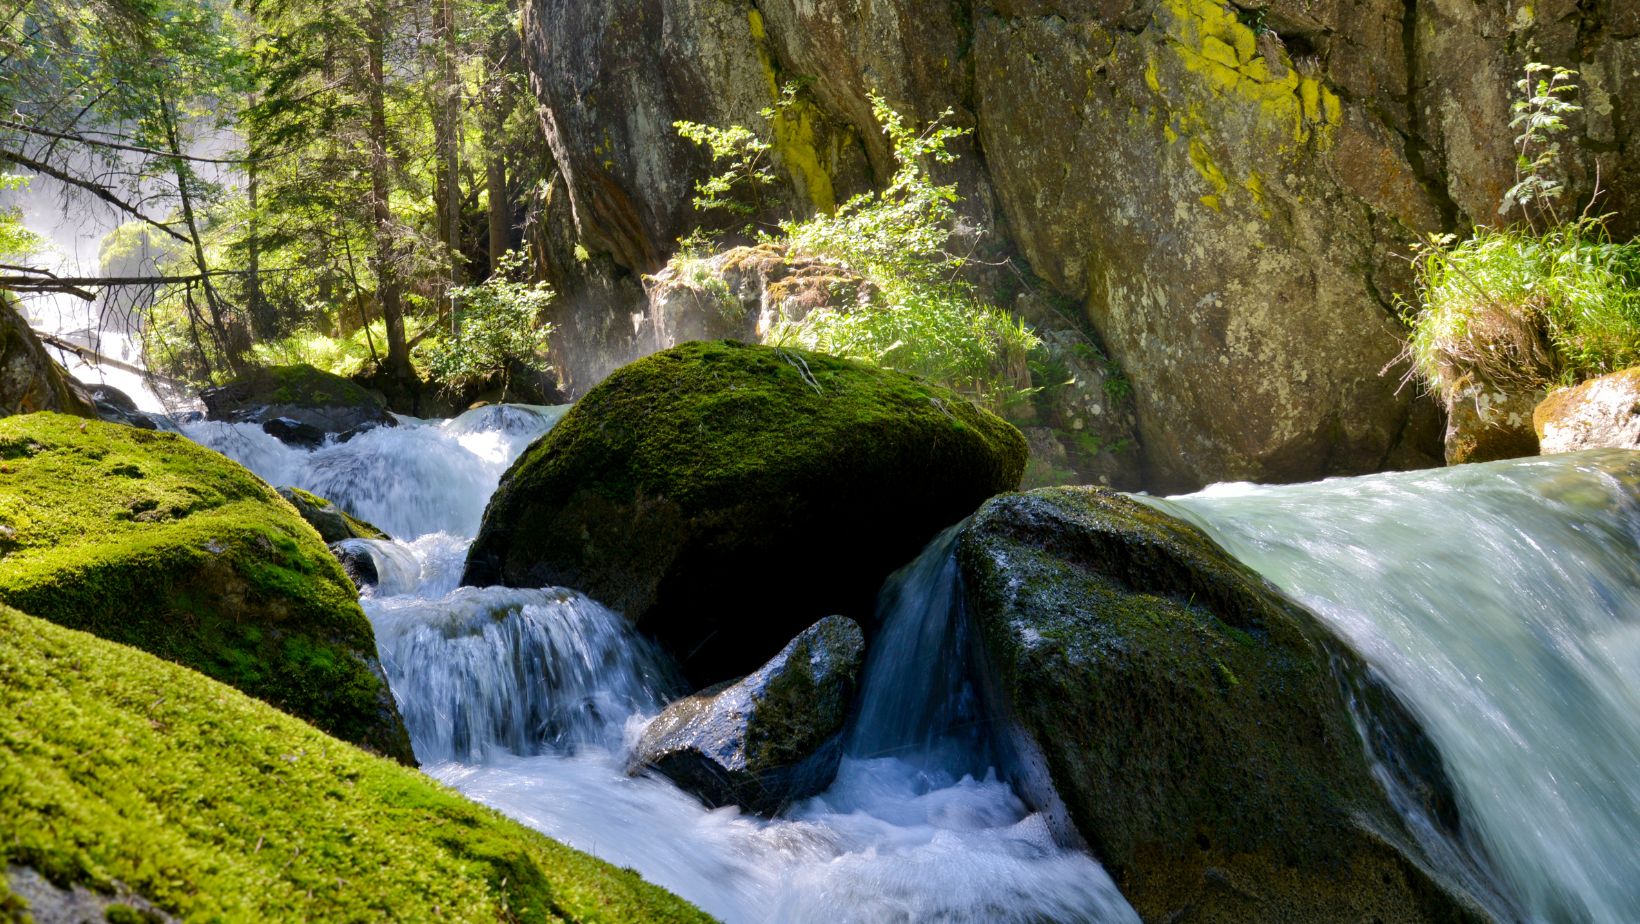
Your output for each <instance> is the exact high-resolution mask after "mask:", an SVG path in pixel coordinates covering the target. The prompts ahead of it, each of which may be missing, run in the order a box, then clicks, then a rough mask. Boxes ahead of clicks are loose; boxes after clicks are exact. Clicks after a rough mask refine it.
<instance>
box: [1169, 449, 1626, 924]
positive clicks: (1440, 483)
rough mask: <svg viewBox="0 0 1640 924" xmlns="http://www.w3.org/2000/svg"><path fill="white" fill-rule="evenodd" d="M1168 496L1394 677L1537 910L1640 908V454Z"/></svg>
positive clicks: (1607, 919)
mask: <svg viewBox="0 0 1640 924" xmlns="http://www.w3.org/2000/svg"><path fill="white" fill-rule="evenodd" d="M1147 500H1150V499H1147ZM1152 502H1153V503H1155V504H1156V505H1157V506H1158V507H1160V508H1162V509H1163V510H1166V511H1167V512H1169V513H1172V514H1174V515H1176V516H1180V517H1183V518H1184V519H1187V520H1190V521H1192V522H1194V523H1196V524H1197V525H1199V526H1200V527H1202V528H1203V529H1204V530H1206V531H1207V532H1208V533H1209V534H1210V535H1211V536H1212V537H1213V538H1214V539H1215V540H1217V541H1218V542H1219V543H1220V544H1221V545H1223V546H1224V547H1225V548H1226V549H1227V550H1229V551H1230V552H1231V553H1232V554H1234V555H1236V556H1237V557H1239V558H1240V559H1241V560H1242V561H1244V562H1246V563H1247V564H1248V565H1250V566H1251V567H1253V568H1254V569H1256V570H1258V571H1259V572H1260V573H1262V574H1263V575H1264V576H1265V577H1267V578H1268V579H1269V580H1270V581H1272V582H1273V583H1275V584H1276V585H1277V586H1279V587H1281V588H1282V589H1283V590H1285V591H1286V592H1287V593H1288V594H1290V595H1291V596H1293V597H1294V598H1295V599H1297V600H1299V601H1301V602H1302V603H1304V604H1305V605H1306V606H1308V607H1309V608H1310V609H1311V610H1313V611H1314V612H1316V613H1317V614H1319V615H1320V616H1321V618H1322V619H1324V620H1325V621H1326V622H1327V623H1328V624H1329V625H1331V627H1332V628H1333V630H1334V631H1336V632H1337V633H1339V635H1341V636H1342V637H1343V638H1345V639H1347V640H1348V641H1349V642H1350V643H1351V644H1353V645H1354V647H1355V648H1356V650H1357V651H1359V652H1360V653H1361V654H1362V655H1363V656H1365V657H1366V658H1367V660H1368V661H1369V662H1370V663H1371V664H1372V665H1373V666H1374V667H1375V668H1376V669H1377V670H1379V671H1380V672H1381V673H1382V674H1383V675H1384V676H1385V677H1387V678H1388V679H1389V682H1390V684H1391V685H1392V686H1393V687H1394V688H1395V690H1396V691H1397V692H1398V693H1400V695H1401V696H1402V697H1403V698H1404V699H1405V700H1406V701H1407V702H1408V704H1409V705H1411V707H1412V708H1413V710H1414V712H1415V713H1416V714H1417V715H1418V717H1419V719H1421V720H1422V722H1423V725H1424V727H1425V728H1426V730H1427V731H1428V732H1429V734H1430V736H1431V737H1432V738H1433V740H1434V742H1435V744H1436V746H1437V748H1438V749H1439V750H1440V753H1441V756H1442V758H1443V760H1444V761H1445V764H1446V768H1447V772H1448V774H1449V775H1450V776H1451V778H1452V780H1453V783H1454V785H1455V786H1456V788H1457V790H1458V797H1459V804H1460V809H1461V812H1462V815H1463V818H1464V822H1465V824H1466V825H1467V826H1468V827H1469V828H1470V829H1471V830H1472V832H1473V834H1474V836H1475V837H1476V839H1478V841H1479V844H1480V846H1481V848H1482V849H1483V850H1484V852H1485V854H1486V855H1488V856H1489V857H1490V859H1491V863H1492V865H1493V866H1494V868H1495V870H1496V871H1497V873H1498V874H1499V876H1500V878H1501V879H1502V880H1503V882H1504V886H1505V889H1506V890H1508V891H1511V892H1513V893H1514V895H1513V898H1514V900H1515V902H1516V903H1517V904H1518V906H1519V909H1520V910H1519V913H1520V915H1521V916H1522V917H1524V918H1525V919H1526V920H1529V921H1533V922H1554V924H1633V922H1635V921H1640V453H1633V452H1623V451H1620V450H1605V451H1597V452H1591V453H1581V454H1577V455H1569V456H1549V457H1544V458H1536V459H1523V460H1518V461H1512V462H1499V463H1492V464H1487V465H1461V466H1456V467H1453V468H1448V469H1439V470H1434V471H1427V472H1415V473H1409V474H1394V475H1375V476H1371V477H1366V478H1353V479H1339V480H1331V481H1325V482H1321V483H1318V484H1309V485H1297V486H1291V487H1257V486H1253V485H1239V484H1238V485H1219V486H1215V487H1212V488H1209V489H1208V490H1206V491H1204V492H1202V493H1200V494H1195V495H1191V496H1188V497H1177V498H1170V499H1168V500H1166V501H1154V500H1153V501H1152Z"/></svg>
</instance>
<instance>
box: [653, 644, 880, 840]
mask: <svg viewBox="0 0 1640 924" xmlns="http://www.w3.org/2000/svg"><path fill="white" fill-rule="evenodd" d="M865 644H866V643H865V635H864V634H863V633H862V632H861V631H860V626H859V624H857V623H856V622H855V621H854V620H852V619H848V618H846V617H843V616H828V617H826V618H825V619H822V620H820V621H819V622H817V623H815V624H814V625H812V626H810V627H808V628H807V629H805V630H803V632H802V633H801V634H800V635H798V636H797V638H794V639H792V640H791V643H790V644H788V645H787V646H786V647H785V648H783V649H781V651H780V653H779V654H777V655H775V656H774V657H773V658H771V659H770V660H769V663H767V664H765V665H763V666H762V667H760V668H758V669H757V670H756V671H753V672H752V673H751V674H750V675H749V676H747V677H745V678H743V679H741V680H740V681H738V682H736V683H732V684H724V685H720V686H717V687H711V688H708V689H706V690H703V691H701V692H699V693H696V694H694V695H693V696H686V697H684V698H682V699H680V700H678V701H676V702H674V703H672V704H671V705H669V706H667V707H666V710H665V711H664V712H662V713H661V714H660V715H658V716H656V717H655V718H654V719H653V720H652V721H650V723H649V725H648V727H646V728H645V729H644V730H643V735H642V737H641V738H640V739H639V740H638V745H637V747H636V749H635V750H634V754H633V766H632V770H633V772H636V771H638V770H639V769H642V768H649V769H652V770H656V771H658V772H660V773H662V774H664V775H665V776H667V777H670V778H671V779H672V781H673V782H675V783H677V784H678V785H679V786H680V787H682V788H683V789H685V790H688V791H689V792H692V793H694V794H695V795H697V796H699V797H701V799H703V800H705V802H706V803H707V804H708V805H713V806H719V805H739V806H741V807H743V808H746V809H749V810H751V811H754V812H764V813H768V814H773V813H775V812H778V811H780V810H781V809H782V808H784V807H786V806H787V805H789V804H790V803H792V802H794V801H796V800H798V799H803V798H806V797H808V796H812V795H814V794H816V793H818V792H820V791H821V790H823V789H825V788H826V787H827V786H829V785H831V781H832V779H834V778H835V777H836V776H837V766H838V763H839V762H840V761H841V760H842V757H843V745H842V732H843V723H844V722H845V721H846V720H847V719H848V714H849V708H850V706H852V705H853V702H854V693H855V691H856V690H857V689H858V688H859V682H860V666H861V664H862V663H863V661H864V660H865V657H864V656H865Z"/></svg>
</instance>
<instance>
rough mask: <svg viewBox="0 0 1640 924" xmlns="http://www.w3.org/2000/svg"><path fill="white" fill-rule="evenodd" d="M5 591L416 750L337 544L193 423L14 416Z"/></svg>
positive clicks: (5, 434)
mask: <svg viewBox="0 0 1640 924" xmlns="http://www.w3.org/2000/svg"><path fill="white" fill-rule="evenodd" d="M0 601H3V602H5V603H8V604H11V605H13V606H16V607H19V608H22V609H25V610H27V611H28V612H31V613H33V614H35V615H37V616H40V617H42V618H45V619H49V620H51V621H53V622H56V623H59V624H61V625H64V626H68V627H70V628H75V629H83V630H85V631H88V632H91V633H93V634H95V635H99V636H101V637H103V638H107V639H110V640H113V641H118V642H123V643H126V644H130V645H134V646H136V647H138V648H142V649H144V650H146V651H149V652H152V653H153V654H156V655H159V656H160V657H163V658H167V659H170V660H173V661H178V662H180V663H182V664H186V665H188V666H189V667H192V668H194V669H196V670H199V671H201V672H202V673H205V674H207V675H209V676H211V677H214V678H216V679H218V680H221V681H223V682H224V683H228V684H230V685H232V686H235V687H238V688H239V689H241V690H243V691H245V692H246V693H249V694H251V695H253V696H256V697H259V698H261V699H264V700H266V701H267V702H269V703H272V704H273V705H275V706H277V707H279V708H281V709H284V710H286V711H287V712H290V713H292V714H294V715H297V716H300V717H302V718H305V719H307V720H308V721H311V722H313V723H314V724H315V725H317V726H319V727H320V728H322V729H324V730H325V731H328V732H330V733H331V734H334V735H336V736H337V737H339V738H343V739H345V740H348V741H352V742H355V743H359V744H363V745H365V746H368V747H371V748H374V749H376V750H378V751H380V752H382V753H384V754H388V755H390V756H394V757H397V758H399V759H402V760H406V761H408V760H410V749H409V741H408V738H407V737H406V735H405V731H404V727H403V725H402V723H401V722H400V721H399V717H398V714H397V711H396V710H395V709H394V707H393V703H392V697H391V695H390V694H389V692H388V690H387V684H386V681H385V680H384V679H383V678H382V676H381V673H380V671H379V669H378V668H377V667H376V663H375V658H376V646H375V638H374V635H373V633H372V632H371V629H370V624H369V622H368V621H366V619H365V616H364V613H363V611H361V610H360V609H359V605H358V602H357V599H356V594H355V592H354V589H353V586H352V584H351V583H350V582H349V581H348V579H347V576H346V575H345V574H344V573H343V572H342V570H341V568H340V566H339V565H338V564H337V563H336V560H335V559H334V558H333V557H332V556H331V555H330V553H329V551H328V550H327V549H326V548H325V546H324V544H323V543H322V542H321V541H320V539H319V537H318V535H317V534H315V533H314V531H313V529H312V528H311V527H309V526H308V525H307V524H306V523H304V522H303V521H302V520H301V519H300V518H299V517H298V516H297V514H296V511H295V510H294V509H292V508H291V507H290V506H289V505H288V504H287V503H285V501H284V500H282V499H281V498H280V497H279V496H278V495H277V494H275V493H274V491H273V489H271V488H269V487H268V486H267V485H265V484H263V483H262V482H261V481H260V480H259V479H258V478H257V477H256V476H255V475H252V474H251V473H250V472H248V471H246V470H245V469H244V468H242V467H240V466H239V465H238V464H237V463H235V462H232V461H230V460H229V459H227V458H225V457H223V456H221V455H219V454H217V453H215V452H212V451H210V450H208V449H205V448H203V447H201V446H199V445H197V444H195V443H193V442H190V441H189V440H187V439H185V438H183V437H182V436H180V435H177V434H172V433H159V432H152V431H146V430H137V429H133V428H131V427H123V426H118V425H115V424H107V423H102V422H100V421H87V420H82V419H80V418H77V417H68V416H65V415H61V414H48V413H42V414H31V415H28V416H24V417H8V418H5V419H4V420H0Z"/></svg>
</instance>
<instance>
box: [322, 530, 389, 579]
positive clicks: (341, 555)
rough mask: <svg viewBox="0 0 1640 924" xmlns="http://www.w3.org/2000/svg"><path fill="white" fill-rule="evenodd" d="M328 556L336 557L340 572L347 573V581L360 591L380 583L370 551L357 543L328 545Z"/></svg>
mask: <svg viewBox="0 0 1640 924" xmlns="http://www.w3.org/2000/svg"><path fill="white" fill-rule="evenodd" d="M330 554H332V555H334V556H336V560H337V561H338V562H340V563H341V565H342V570H343V571H345V572H347V579H348V580H350V581H352V582H353V586H354V587H357V588H358V589H360V590H364V589H366V588H369V587H375V586H376V585H377V584H379V583H381V572H380V571H378V570H377V568H376V556H374V555H372V554H370V550H369V549H367V548H364V547H363V545H362V544H361V543H357V542H349V541H345V540H344V541H342V542H333V543H331V544H330Z"/></svg>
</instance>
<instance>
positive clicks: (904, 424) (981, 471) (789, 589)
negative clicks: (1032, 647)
mask: <svg viewBox="0 0 1640 924" xmlns="http://www.w3.org/2000/svg"><path fill="white" fill-rule="evenodd" d="M1025 453H1026V446H1025V440H1024V438H1023V437H1022V436H1021V435H1020V434H1019V431H1017V430H1015V429H1014V428H1013V427H1012V426H1010V425H1009V424H1007V423H1006V422H1004V421H1003V420H1001V419H1000V418H997V417H995V416H994V415H992V414H990V413H988V412H986V411H983V410H981V409H979V408H978V407H975V406H974V405H973V404H972V403H970V402H968V401H967V400H965V399H963V398H961V397H959V396H957V395H955V394H953V393H952V392H950V391H947V390H946V389H943V388H940V387H937V386H934V385H931V384H928V383H926V382H924V381H922V380H920V379H916V378H913V377H911V376H906V375H902V374H900V373H896V372H889V371H886V370H881V369H876V368H873V367H870V366H866V365H864V364H861V363H856V362H851V361H848V360H841V359H837V358H835V357H830V356H824V355H820V354H816V353H809V352H805V351H802V350H796V349H776V348H772V347H761V346H748V345H745V344H739V343H735V342H732V341H720V342H711V343H706V342H695V343H687V344H684V345H682V346H678V347H674V348H673V349H670V350H666V351H664V352H661V353H656V354H654V355H652V356H649V357H647V358H645V359H642V360H639V361H638V362H635V363H633V364H631V365H629V366H626V367H624V368H622V369H621V370H619V371H618V372H616V373H615V374H614V375H611V376H610V377H609V378H608V379H605V380H604V382H603V383H602V384H600V385H599V386H598V387H597V388H594V389H593V390H592V391H591V392H589V393H588V394H587V395H586V397H584V398H582V399H581V401H580V402H579V403H578V404H576V405H575V407H574V408H573V409H572V410H570V411H569V413H568V414H567V415H566V416H565V417H564V418H563V420H562V421H561V422H560V423H559V424H558V425H557V426H556V427H554V428H553V429H552V431H551V432H550V433H548V434H547V435H546V436H545V437H543V438H542V439H541V440H540V441H538V442H536V443H535V444H534V445H533V446H531V447H530V448H529V449H528V450H527V451H526V452H525V453H524V454H523V456H521V457H520V458H519V460H518V461H517V462H516V463H515V464H514V465H513V467H512V468H511V469H510V470H509V471H508V472H507V474H506V475H505V476H504V477H503V478H502V481H501V486H500V488H499V489H497V491H496V493H495V495H494V496H493V497H492V499H491V500H490V504H489V507H488V509H487V510H486V511H485V515H484V522H483V526H482V528H481V529H480V530H479V534H478V538H477V539H476V540H475V541H474V543H473V545H472V549H471V551H470V552H469V555H468V559H467V567H466V572H465V575H464V577H463V583H465V584H472V585H479V586H484V585H492V584H506V585H508V586H513V587H544V586H561V587H570V588H574V589H576V590H580V591H582V592H584V593H586V594H587V595H588V596H590V597H592V598H593V599H595V600H598V601H599V602H600V603H603V604H604V605H606V606H609V607H610V608H612V609H615V610H618V611H620V612H622V613H624V614H625V615H626V617H627V618H628V619H629V620H631V621H633V622H634V623H635V624H636V625H637V627H638V628H639V629H640V630H642V631H644V632H646V633H648V634H649V635H650V636H651V637H653V638H655V639H657V640H658V641H659V642H660V643H661V644H662V645H663V646H664V647H666V648H667V649H668V650H669V651H670V652H671V653H672V654H673V655H675V656H676V657H678V658H679V660H680V661H681V663H682V665H683V667H684V670H685V673H686V674H687V675H688V676H689V677H690V679H692V680H693V681H695V683H696V685H697V686H704V685H707V684H710V683H714V682H717V681H721V680H725V679H728V678H730V677H737V676H741V675H743V674H745V673H747V672H748V671H750V670H752V669H754V668H755V667H757V665H759V664H761V663H762V662H763V659H764V658H766V657H768V653H769V652H770V651H773V650H775V649H777V648H778V647H779V646H780V645H783V644H785V642H786V641H787V640H789V639H790V638H791V637H792V636H793V635H794V634H796V633H797V632H798V631H800V630H801V629H803V628H804V627H806V626H808V625H810V624H812V623H813V622H814V621H815V620H817V619H819V618H821V617H823V616H826V615H829V614H832V613H841V614H843V615H845V616H851V617H854V618H858V619H865V618H868V617H869V616H870V614H871V613H873V612H874V610H875V600H876V595H877V591H878V588H879V587H880V586H881V585H882V582H883V579H884V578H886V577H887V576H888V575H889V574H890V573H891V572H893V571H894V570H895V569H897V568H899V567H900V566H901V565H903V564H905V563H906V562H907V561H910V560H911V559H912V558H913V557H915V556H916V554H917V553H918V552H919V551H920V550H921V549H922V547H923V546H924V545H925V544H926V543H927V542H928V541H929V540H930V539H932V538H933V537H934V535H935V534H936V533H938V532H939V531H940V530H941V529H943V528H945V527H947V526H950V525H951V524H952V523H955V522H957V521H959V520H961V519H962V518H963V517H965V516H967V515H968V514H969V513H970V512H972V511H973V509H974V508H975V507H976V506H977V505H978V504H979V503H980V502H981V501H983V500H984V499H985V498H987V497H989V496H991V495H992V494H995V493H997V492H998V491H1005V490H1010V489H1012V488H1014V487H1016V486H1017V485H1018V484H1019V479H1020V474H1021V472H1022V471H1023V470H1024V467H1025ZM771 600H781V601H783V603H782V606H781V607H779V608H778V609H777V610H775V611H771V608H770V606H769V601H771Z"/></svg>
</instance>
